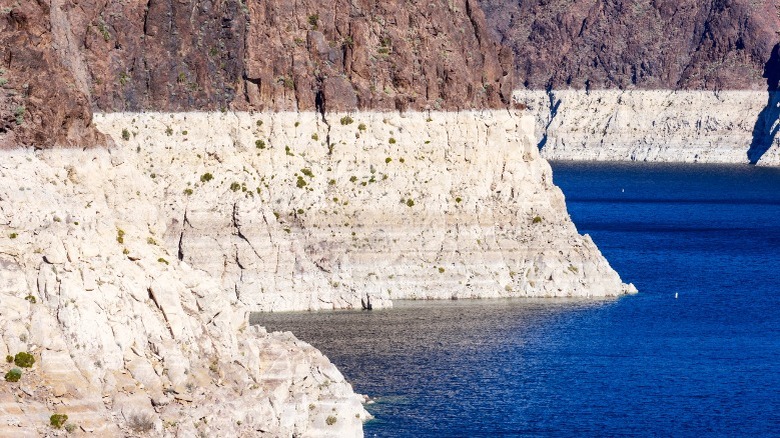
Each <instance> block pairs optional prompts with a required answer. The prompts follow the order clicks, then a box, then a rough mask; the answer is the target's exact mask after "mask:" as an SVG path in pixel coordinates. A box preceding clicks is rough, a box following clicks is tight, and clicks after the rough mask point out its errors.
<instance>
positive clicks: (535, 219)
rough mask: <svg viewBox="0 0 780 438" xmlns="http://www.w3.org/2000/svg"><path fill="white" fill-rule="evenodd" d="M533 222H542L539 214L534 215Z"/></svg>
mask: <svg viewBox="0 0 780 438" xmlns="http://www.w3.org/2000/svg"><path fill="white" fill-rule="evenodd" d="M533 223H535V224H540V223H542V218H541V216H536V217H534V220H533Z"/></svg>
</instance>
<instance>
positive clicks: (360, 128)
mask: <svg viewBox="0 0 780 438" xmlns="http://www.w3.org/2000/svg"><path fill="white" fill-rule="evenodd" d="M365 130H366V124H365V123H361V124H359V125H358V131H365Z"/></svg>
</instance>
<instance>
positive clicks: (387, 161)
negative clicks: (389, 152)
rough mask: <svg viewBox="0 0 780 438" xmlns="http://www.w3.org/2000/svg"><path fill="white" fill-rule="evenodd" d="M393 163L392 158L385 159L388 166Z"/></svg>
mask: <svg viewBox="0 0 780 438" xmlns="http://www.w3.org/2000/svg"><path fill="white" fill-rule="evenodd" d="M391 161H393V159H392V158H390V157H387V158H385V163H386V164H390V162H391Z"/></svg>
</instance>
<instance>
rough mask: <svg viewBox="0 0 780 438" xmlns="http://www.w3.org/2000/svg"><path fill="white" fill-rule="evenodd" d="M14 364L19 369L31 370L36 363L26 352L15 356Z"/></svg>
mask: <svg viewBox="0 0 780 438" xmlns="http://www.w3.org/2000/svg"><path fill="white" fill-rule="evenodd" d="M14 363H15V364H16V366H18V367H22V368H30V367H31V366H33V364H34V363H35V358H34V357H33V355H32V354H30V353H28V352H26V351H20V352H18V353H16V356H14Z"/></svg>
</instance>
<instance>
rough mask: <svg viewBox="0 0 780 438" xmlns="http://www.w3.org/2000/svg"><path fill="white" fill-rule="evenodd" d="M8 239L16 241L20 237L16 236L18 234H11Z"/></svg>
mask: <svg viewBox="0 0 780 438" xmlns="http://www.w3.org/2000/svg"><path fill="white" fill-rule="evenodd" d="M8 237H9V238H11V239H16V238H17V237H19V235H18V234H16V233H11V234H9V235H8Z"/></svg>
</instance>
